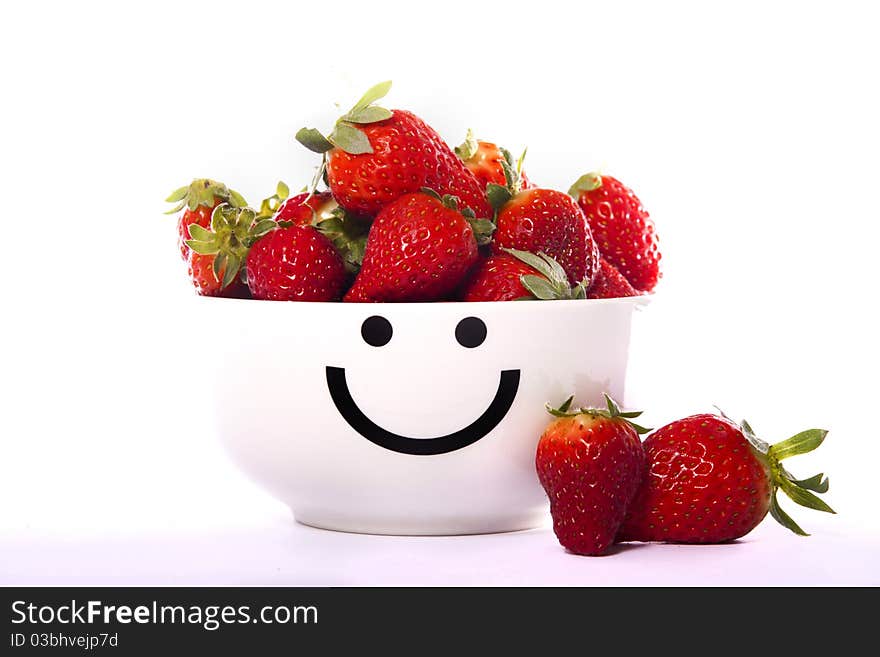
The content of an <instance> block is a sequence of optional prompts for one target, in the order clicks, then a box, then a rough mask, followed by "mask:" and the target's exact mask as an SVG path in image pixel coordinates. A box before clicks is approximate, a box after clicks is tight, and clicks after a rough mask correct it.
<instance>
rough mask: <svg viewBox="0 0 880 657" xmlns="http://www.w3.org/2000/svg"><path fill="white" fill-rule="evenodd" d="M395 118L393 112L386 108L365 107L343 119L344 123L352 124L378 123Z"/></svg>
mask: <svg viewBox="0 0 880 657" xmlns="http://www.w3.org/2000/svg"><path fill="white" fill-rule="evenodd" d="M392 116H393V114H392V113H391V110H387V109H385V108H384V107H376V106H375V105H374V106H372V107H364V108H363V109H359V110H353V111H351V112H349V113H348V114H346V115H345V116H343V117H342V120H343V121H348V122H350V123H376V122H378V121H384V120H385V119H390V118H391V117H392Z"/></svg>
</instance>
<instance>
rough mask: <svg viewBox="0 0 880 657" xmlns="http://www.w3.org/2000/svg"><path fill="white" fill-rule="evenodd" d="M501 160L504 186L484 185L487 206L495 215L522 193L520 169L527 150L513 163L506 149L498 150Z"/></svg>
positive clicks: (511, 156)
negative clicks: (489, 206) (487, 201)
mask: <svg viewBox="0 0 880 657" xmlns="http://www.w3.org/2000/svg"><path fill="white" fill-rule="evenodd" d="M498 150H500V151H501V155H502V156H503V159H502V160H501V169H502V170H503V171H504V184H503V185H498V184H496V183H489V184H488V185H486V196H487V197H488V199H489V205H491V206H492V208H493V209H494V210H495V212H496V213H497V212H498V211H499V210H500V209H501V208H502V207H504V205H505V204H506V203H507V202H508V201H509V200H510V199H512V198H513V197H514V196H516V195H517V194H519V193H520V192H521V191H522V185H523V181H522V169H523V162H524V161H525V159H526V153H527V152H528V150H529V149H528V148H526V149H524V150H523V152H522V155H520V156H519V158H518V159H517V160H515V161H514V159H513V155H511V153H510V151H509V150H507V149H506V148H499V149H498Z"/></svg>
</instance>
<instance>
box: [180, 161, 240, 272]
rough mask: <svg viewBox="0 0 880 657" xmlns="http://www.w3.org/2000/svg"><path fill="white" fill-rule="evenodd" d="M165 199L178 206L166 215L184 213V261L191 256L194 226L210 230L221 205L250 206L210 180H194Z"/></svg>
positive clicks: (232, 191) (181, 245) (181, 254)
mask: <svg viewBox="0 0 880 657" xmlns="http://www.w3.org/2000/svg"><path fill="white" fill-rule="evenodd" d="M165 200H166V201H167V202H169V203H176V204H177V205H176V206H175V207H174V208H173V209H171V210H169V211H168V212H166V213H165V214H174V213H175V212H180V210H183V212H182V213H181V214H180V217H179V218H178V220H177V233H178V240H177V243H178V246H179V247H180V257H181V258H183V259H184V260H186V259H187V258H188V257H189V247H188V246H187V245H186V241H187V240H188V239H192V235H191V234H190V230H189V227H190V226H191V225H192V224H196V225H198V226H201V227H202V228H208V226H210V224H211V213H212V212H213V211H214V208H216V207H217V206H218V205H220V204H221V203H228V204H230V205H232V206H235V207H244V206H245V205H247V202H246V201H245V200H244V197H242V195H241V194H239V193H238V192H236V191H234V190H231V189H229V188H228V187H227V186H226V185H224V184H223V183H219V182H216V181H214V180H209V179H208V178H199V179H196V180H193V181H192V182H191V183H190V184H189V185H186V186H184V187H180V188H178V189H175V190H174V191H173V192H171V195H170V196H169V197H168V198H167V199H165ZM196 269H201V267H200V265H199V263H197V264H196Z"/></svg>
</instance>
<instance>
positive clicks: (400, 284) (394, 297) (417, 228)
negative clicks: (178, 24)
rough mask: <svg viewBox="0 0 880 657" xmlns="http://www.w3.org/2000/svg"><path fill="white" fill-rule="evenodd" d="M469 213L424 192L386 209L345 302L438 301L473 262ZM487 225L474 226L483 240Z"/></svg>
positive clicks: (474, 251)
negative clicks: (482, 236) (482, 235)
mask: <svg viewBox="0 0 880 657" xmlns="http://www.w3.org/2000/svg"><path fill="white" fill-rule="evenodd" d="M466 214H467V215H471V214H472V213H470V212H469V211H468V210H465V211H464V214H463V213H462V211H460V210H459V209H458V200H457V199H456V198H455V197H453V196H444V197H443V198H442V199H441V198H440V197H439V196H438V195H437V194H434V193H433V192H431V190H425V191H423V192H416V193H414V194H406V195H405V196H402V197H400V198H399V199H397V200H396V201H394V202H393V203H391V204H390V205H386V206H385V208H384V209H383V210H382V212H380V213H379V216H377V217H376V219H375V220H374V221H373V225H372V228H371V229H370V234H369V237H368V238H367V245H366V253H365V254H364V264H363V267H362V268H361V271H360V273H359V274H358V277H357V278H356V279H355V282H354V286H353V287H352V288H351V290H349V292H348V294H346V295H345V298H344V299H343V300H344V301H437V300H440V299H444V298H446V297H447V296H448V295H449V294H450V293H451V292H452V291H453V290H455V288H457V287H458V286H459V284H461V282H462V280H463V279H464V277H465V275H466V274H467V272H468V270H469V269H470V268H471V267H472V266H473V264H474V263H475V262H476V261H477V237H475V235H474V227H472V225H471V221H472V218H470V217H467V216H465V215H466ZM484 224H489V225H491V222H488V221H474V226H476V228H477V229H478V231H480V233H481V234H482V230H483V229H484V228H485V226H484Z"/></svg>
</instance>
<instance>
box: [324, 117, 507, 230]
mask: <svg viewBox="0 0 880 657" xmlns="http://www.w3.org/2000/svg"><path fill="white" fill-rule="evenodd" d="M358 129H359V130H361V131H362V132H363V133H364V134H365V135H366V136H367V138H368V139H369V141H370V145H371V146H372V148H373V152H372V153H362V154H359V155H352V154H350V153H347V152H345V151H343V150H342V149H340V148H333V149H331V150H330V151H329V152H328V153H327V180H328V183H329V185H330V191H331V192H332V193H333V197H334V198H335V199H336V200H337V201H338V202H339V205H340V206H342V207H343V208H344V209H345V210H347V211H349V212H351V213H353V214H355V215H359V216H364V217H373V216H376V215H377V214H379V212H380V211H381V210H382V208H383V207H384V206H386V205H388V204H389V203H391V202H392V201H395V200H397V199H398V198H400V197H401V196H403V195H405V194H409V193H412V192H417V191H418V190H420V189H421V188H423V187H427V188H430V189H433V190H434V191H435V192H437V193H438V194H440V195H441V196H443V195H446V194H451V195H453V196H457V197H458V198H459V200H460V201H461V205H462V207H463V208H464V207H469V208H471V209H472V210H473V211H474V214H476V216H477V217H481V218H487V219H488V218H491V217H492V209H491V208H490V206H489V202H488V201H487V200H486V193H485V188H484V187H482V186H481V185H480V183H479V181H478V180H477V179H476V178H475V177H474V175H473V174H472V173H471V172H470V171H469V170H468V168H467V167H466V166H465V165H464V163H463V162H462V161H461V160H460V159H459V158H458V156H457V155H456V154H455V153H454V152H453V151H452V149H450V148H449V146H448V145H447V144H446V142H444V141H443V139H442V138H441V137H440V135H438V134H437V132H436V131H435V130H434V129H433V128H431V127H430V126H429V125H428V124H426V123H425V122H424V121H422V120H421V119H420V118H419V117H417V116H416V115H415V114H412V113H411V112H407V111H405V110H394V111H393V115H392V117H391V118H389V119H386V120H384V121H378V122H376V123H370V124H365V125H361V126H359V128H358Z"/></svg>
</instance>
